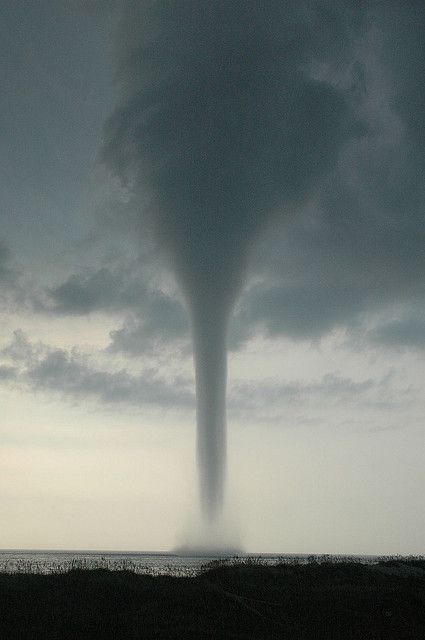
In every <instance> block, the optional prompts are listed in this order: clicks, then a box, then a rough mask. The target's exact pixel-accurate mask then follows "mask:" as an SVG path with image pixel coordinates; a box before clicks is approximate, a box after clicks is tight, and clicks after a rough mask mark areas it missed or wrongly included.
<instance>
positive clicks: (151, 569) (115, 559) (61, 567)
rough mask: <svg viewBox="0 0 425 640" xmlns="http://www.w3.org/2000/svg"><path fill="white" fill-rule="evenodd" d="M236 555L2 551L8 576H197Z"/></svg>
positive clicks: (264, 558)
mask: <svg viewBox="0 0 425 640" xmlns="http://www.w3.org/2000/svg"><path fill="white" fill-rule="evenodd" d="M235 558H236V557H235V556H232V557H226V556H224V557H222V556H217V555H215V556H208V555H205V556H201V555H196V556H189V555H184V556H183V555H175V554H172V553H152V552H151V553H143V552H127V551H126V552H123V551H121V552H119V551H37V550H0V572H7V573H43V574H48V573H63V572H66V571H69V570H71V569H112V570H124V569H125V570H130V571H134V572H136V573H143V574H148V575H153V576H157V575H165V574H166V575H173V576H195V575H197V574H199V573H200V572H201V571H202V570H204V569H205V568H207V567H208V566H211V564H214V563H217V562H220V563H222V562H234V561H235ZM237 558H238V559H239V561H241V562H244V561H245V562H246V561H250V562H261V563H266V564H270V565H273V564H277V563H280V562H285V563H288V564H289V563H294V562H296V563H307V562H312V561H316V562H317V561H318V562H321V561H324V560H329V559H332V561H343V560H351V561H357V562H359V561H360V562H367V563H373V562H377V561H378V560H379V557H378V556H312V555H305V554H304V555H303V554H300V555H295V554H252V555H250V554H244V555H241V556H237Z"/></svg>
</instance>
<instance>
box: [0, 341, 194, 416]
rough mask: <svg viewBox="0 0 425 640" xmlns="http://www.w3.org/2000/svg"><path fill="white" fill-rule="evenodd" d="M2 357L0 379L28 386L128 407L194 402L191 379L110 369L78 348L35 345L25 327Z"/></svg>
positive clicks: (152, 371)
mask: <svg viewBox="0 0 425 640" xmlns="http://www.w3.org/2000/svg"><path fill="white" fill-rule="evenodd" d="M0 355H1V357H2V359H4V360H5V361H6V362H7V361H9V362H7V364H2V365H0V380H2V381H8V382H14V383H15V384H17V385H18V386H20V387H23V388H24V389H25V388H26V389H28V390H31V391H44V392H47V393H54V394H55V393H59V394H60V395H63V396H65V397H68V398H71V399H80V400H90V399H92V400H95V401H98V402H100V403H102V404H105V405H114V404H120V405H124V406H127V407H131V406H145V405H152V406H158V407H172V408H174V409H176V408H187V407H192V405H193V392H192V390H191V384H190V381H188V380H187V379H185V378H176V377H174V378H173V379H172V380H167V379H165V378H163V377H161V375H160V374H159V373H158V371H157V370H155V369H152V368H151V369H146V370H142V372H141V373H139V374H133V373H130V372H129V371H127V370H126V369H121V370H119V371H107V370H104V369H102V368H100V367H99V366H98V365H96V364H94V363H93V362H92V361H91V360H90V358H88V357H87V356H84V355H82V354H79V353H78V352H76V351H71V352H69V351H66V350H64V349H55V348H52V347H48V346H46V345H43V344H40V343H31V342H30V341H29V340H28V339H27V338H26V336H25V335H24V334H23V333H22V332H21V331H16V332H15V334H14V338H13V340H12V341H11V342H10V344H8V345H7V346H5V347H4V348H3V349H2V350H1V351H0Z"/></svg>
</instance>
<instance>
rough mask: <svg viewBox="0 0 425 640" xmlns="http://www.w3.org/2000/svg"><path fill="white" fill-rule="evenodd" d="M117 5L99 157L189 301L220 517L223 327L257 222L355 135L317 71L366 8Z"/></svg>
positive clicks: (202, 441) (200, 409) (206, 506)
mask: <svg viewBox="0 0 425 640" xmlns="http://www.w3.org/2000/svg"><path fill="white" fill-rule="evenodd" d="M118 4H119V6H120V11H121V18H120V24H119V27H118V31H117V38H116V42H117V46H116V55H117V67H116V68H117V70H116V78H117V82H118V84H119V87H120V95H121V98H120V101H119V104H118V105H117V107H116V109H115V111H114V112H113V113H112V115H111V116H110V118H109V119H108V121H107V122H106V124H105V128H104V143H103V148H102V157H103V160H104V162H105V163H106V165H107V167H108V168H109V170H110V171H111V172H112V173H113V174H114V175H115V176H118V178H119V179H120V180H121V181H122V184H123V185H124V187H125V188H126V190H127V193H128V194H129V199H130V206H132V207H133V209H134V211H135V212H136V214H137V216H139V217H140V221H141V224H140V225H138V228H141V229H142V230H143V229H146V230H149V233H150V232H153V235H154V237H155V241H156V242H157V246H158V248H159V250H160V251H161V252H162V253H163V255H164V256H165V257H166V259H167V261H168V264H169V266H170V268H171V269H172V270H173V272H174V274H175V277H176V280H177V282H178V283H179V285H180V287H181V290H182V292H183V295H184V298H185V300H186V303H187V308H188V311H189V313H190V316H191V325H192V338H193V350H194V366H195V380H196V397H197V459H198V470H199V483H200V497H201V505H202V511H203V512H204V514H205V515H206V516H207V517H208V518H209V519H216V518H217V517H218V516H219V514H220V511H221V509H222V505H223V499H224V490H225V476H226V378H227V346H226V344H227V331H228V325H229V320H230V317H231V314H232V311H233V308H234V305H235V302H236V300H237V299H238V296H239V294H240V292H241V289H242V287H243V284H244V282H245V278H246V273H247V264H248V261H249V255H250V250H251V247H252V245H253V243H254V242H255V240H256V238H257V237H258V236H259V234H260V233H261V232H262V230H263V228H264V227H265V225H266V224H269V223H270V221H271V220H273V218H274V217H275V216H290V215H293V212H294V211H296V210H299V208H300V206H302V203H303V201H304V200H305V199H306V198H307V199H308V196H309V194H310V193H311V192H312V190H313V189H314V188H315V187H316V185H317V184H318V183H320V180H321V179H322V178H324V177H325V176H327V175H329V174H330V172H331V171H332V167H333V166H334V164H335V163H336V161H337V158H338V154H339V152H340V150H341V148H343V146H344V144H345V143H346V142H347V141H348V140H349V139H350V138H352V137H353V136H358V135H360V134H359V127H358V123H357V119H356V115H355V113H354V112H353V111H352V109H351V108H350V100H349V99H347V95H346V93H347V91H349V88H348V89H347V86H346V85H347V83H345V85H344V83H338V82H335V81H334V78H333V77H332V73H331V72H328V71H326V70H329V69H332V68H334V67H335V65H336V64H337V66H338V67H339V68H341V67H343V66H344V60H345V57H346V53H347V49H349V48H350V47H352V43H353V41H354V39H355V34H356V32H357V33H358V32H359V30H360V31H361V19H360V17H361V11H360V10H358V9H354V8H353V7H355V6H356V4H355V3H352V2H349V1H347V2H345V1H344V0H342V1H341V2H334V1H333V0H332V1H330V0H329V1H320V0H317V1H315V2H312V1H311V0H309V1H307V0H304V1H303V0H297V2H295V1H291V2H289V1H285V0H268V1H267V2H264V0H208V1H206V0H205V1H204V0H139V1H137V2H122V3H118ZM347 59H349V56H348V57H347ZM318 69H319V72H318V71H317V70H318Z"/></svg>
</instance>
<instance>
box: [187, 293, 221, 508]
mask: <svg viewBox="0 0 425 640" xmlns="http://www.w3.org/2000/svg"><path fill="white" fill-rule="evenodd" d="M208 307H209V305H207V307H206V308H204V309H198V310H195V312H194V313H193V340H194V362H195V374H196V399H197V407H196V419H197V458H198V474H199V482H200V499H201V507H202V511H203V513H204V515H206V516H207V517H208V518H209V520H213V519H215V518H216V517H217V516H219V514H220V511H221V509H222V507H223V498H224V485H225V475H226V381H227V353H226V351H227V348H226V333H227V317H226V316H227V314H226V313H225V312H223V310H222V309H221V310H220V311H218V310H217V309H213V310H211V308H208Z"/></svg>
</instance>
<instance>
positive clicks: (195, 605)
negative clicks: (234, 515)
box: [0, 559, 425, 640]
mask: <svg viewBox="0 0 425 640" xmlns="http://www.w3.org/2000/svg"><path fill="white" fill-rule="evenodd" d="M0 638H2V639H3V638H4V639H5V640H6V639H7V640H15V639H16V640H17V639H18V638H19V639H20V640H27V639H28V640H29V639H31V640H50V639H53V638H54V639H55V640H68V639H69V640H71V639H72V640H74V639H75V640H77V639H79V640H85V639H93V640H102V639H104V640H109V639H111V640H112V639H113V640H121V639H122V640H133V639H136V638H137V639H141V638H152V639H154V638H155V639H157V640H161V639H165V638H182V639H187V640H190V639H192V638H193V639H195V638H196V639H197V640H202V639H207V638H208V639H211V640H212V639H214V640H215V639H219V638H222V639H223V640H224V639H226V640H227V639H231V638H241V639H242V638H244V639H252V640H261V639H263V638H264V639H265V640H266V639H267V640H270V639H273V638H288V640H297V639H306V640H307V639H313V638H314V639H315V640H316V639H318V640H322V639H323V640H331V639H335V640H354V639H356V640H360V639H361V640H381V639H382V640H420V639H421V638H425V560H414V559H412V560H408V559H394V560H386V561H381V562H379V563H376V564H363V563H360V562H332V561H329V562H326V561H325V562H323V561H322V562H320V563H319V562H310V563H308V564H297V563H290V564H287V563H285V564H281V565H276V566H267V565H262V564H261V563H256V562H254V563H252V562H242V563H238V564H234V565H229V564H224V565H220V563H215V566H214V564H213V566H212V567H211V568H209V569H207V570H206V571H204V572H202V573H201V574H200V575H198V576H196V577H172V576H156V577H152V576H147V575H137V574H135V573H133V572H131V571H109V570H105V569H96V570H73V571H70V572H67V573H59V574H51V575H39V574H18V573H15V574H6V573H1V574H0Z"/></svg>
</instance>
